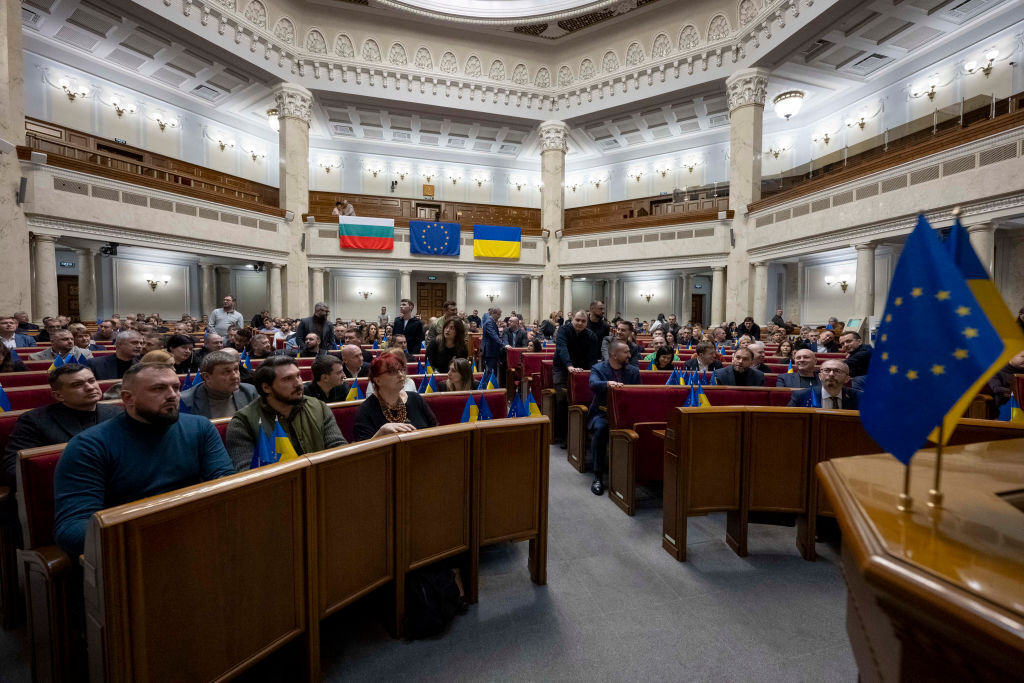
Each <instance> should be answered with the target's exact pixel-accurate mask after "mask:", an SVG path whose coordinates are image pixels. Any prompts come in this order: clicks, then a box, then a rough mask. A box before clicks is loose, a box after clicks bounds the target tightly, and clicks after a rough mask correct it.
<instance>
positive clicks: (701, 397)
mask: <svg viewBox="0 0 1024 683" xmlns="http://www.w3.org/2000/svg"><path fill="white" fill-rule="evenodd" d="M694 390H695V391H696V392H697V405H698V406H700V407H701V408H708V407H710V406H711V401H710V400H708V395H707V394H705V393H704V387H702V386H701V385H700V382H698V383H697V386H696V388H695V389H694ZM691 391H693V390H691Z"/></svg>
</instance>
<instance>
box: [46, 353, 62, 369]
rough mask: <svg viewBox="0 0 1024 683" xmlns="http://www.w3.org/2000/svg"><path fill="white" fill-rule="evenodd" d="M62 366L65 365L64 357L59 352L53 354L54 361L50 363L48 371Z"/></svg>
mask: <svg viewBox="0 0 1024 683" xmlns="http://www.w3.org/2000/svg"><path fill="white" fill-rule="evenodd" d="M62 367H64V359H63V358H61V357H60V354H59V353H58V354H55V355H54V356H53V362H52V363H50V367H48V368H46V371H47V372H50V371H52V370H56V369H57V368H62Z"/></svg>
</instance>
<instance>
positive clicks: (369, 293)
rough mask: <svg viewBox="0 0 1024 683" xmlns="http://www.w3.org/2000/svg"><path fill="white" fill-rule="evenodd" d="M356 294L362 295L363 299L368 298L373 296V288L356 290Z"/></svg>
mask: <svg viewBox="0 0 1024 683" xmlns="http://www.w3.org/2000/svg"><path fill="white" fill-rule="evenodd" d="M356 294H360V295H362V297H363V299H364V300H365V299H369V298H370V297H371V296H373V290H372V289H360V290H359V291H358V292H356Z"/></svg>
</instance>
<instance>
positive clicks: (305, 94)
mask: <svg viewBox="0 0 1024 683" xmlns="http://www.w3.org/2000/svg"><path fill="white" fill-rule="evenodd" d="M274 106H275V107H276V108H277V117H278V118H279V119H284V118H293V119H299V120H300V121H302V122H303V123H305V124H306V125H307V126H308V125H309V121H310V109H311V107H312V106H313V93H311V92H310V91H309V90H307V89H306V88H303V87H302V86H301V85H297V84H295V83H281V84H280V85H278V86H277V88H275V89H274Z"/></svg>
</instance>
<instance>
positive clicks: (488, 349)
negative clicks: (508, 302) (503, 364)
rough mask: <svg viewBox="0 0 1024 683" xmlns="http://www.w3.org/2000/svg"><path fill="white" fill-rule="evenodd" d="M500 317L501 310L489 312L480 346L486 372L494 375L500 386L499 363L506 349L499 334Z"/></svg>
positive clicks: (496, 382) (496, 309)
mask: <svg viewBox="0 0 1024 683" xmlns="http://www.w3.org/2000/svg"><path fill="white" fill-rule="evenodd" d="M500 317H501V309H500V308H492V309H490V310H489V311H487V318H486V319H485V320H484V336H483V339H482V340H481V345H480V357H481V359H482V360H483V365H484V368H485V369H486V370H485V371H489V372H492V373H493V374H494V382H495V384H496V385H498V386H500V384H501V376H500V375H499V374H498V361H499V360H501V350H502V349H503V348H504V347H505V345H504V344H502V342H501V336H500V335H499V334H498V318H500Z"/></svg>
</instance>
